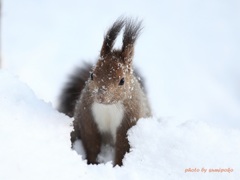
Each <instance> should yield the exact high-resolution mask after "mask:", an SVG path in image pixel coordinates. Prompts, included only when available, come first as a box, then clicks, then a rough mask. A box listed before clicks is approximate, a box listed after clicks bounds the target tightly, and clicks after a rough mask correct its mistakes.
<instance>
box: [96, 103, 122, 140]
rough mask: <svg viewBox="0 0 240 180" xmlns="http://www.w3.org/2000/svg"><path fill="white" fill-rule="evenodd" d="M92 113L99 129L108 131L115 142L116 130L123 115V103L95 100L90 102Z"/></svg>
mask: <svg viewBox="0 0 240 180" xmlns="http://www.w3.org/2000/svg"><path fill="white" fill-rule="evenodd" d="M92 113H93V117H94V120H95V122H96V124H97V126H98V128H99V131H100V132H107V133H110V134H111V135H112V137H113V140H114V142H115V139H116V131H117V128H118V126H119V125H120V124H121V122H122V119H123V115H124V107H123V105H122V104H121V103H116V104H111V105H104V104H99V103H96V102H95V103H93V104H92Z"/></svg>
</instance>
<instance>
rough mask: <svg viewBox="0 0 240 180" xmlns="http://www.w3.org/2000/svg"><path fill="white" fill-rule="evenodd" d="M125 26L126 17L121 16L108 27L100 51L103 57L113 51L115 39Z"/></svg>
mask: <svg viewBox="0 0 240 180" xmlns="http://www.w3.org/2000/svg"><path fill="white" fill-rule="evenodd" d="M123 26H124V19H123V17H120V18H118V19H117V20H116V21H115V22H114V23H113V25H112V26H111V27H110V28H109V29H108V31H107V33H106V35H105V37H104V40H103V45H102V49H101V53H100V55H101V57H104V56H105V55H107V54H108V53H110V52H111V50H112V48H113V46H114V43H115V40H116V38H117V35H118V34H119V32H120V31H121V29H122V28H123Z"/></svg>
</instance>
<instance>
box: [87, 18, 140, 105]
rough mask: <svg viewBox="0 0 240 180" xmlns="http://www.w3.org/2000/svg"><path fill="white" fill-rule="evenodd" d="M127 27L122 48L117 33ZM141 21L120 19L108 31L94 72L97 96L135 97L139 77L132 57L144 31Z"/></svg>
mask: <svg viewBox="0 0 240 180" xmlns="http://www.w3.org/2000/svg"><path fill="white" fill-rule="evenodd" d="M123 27H125V29H124V33H123V43H122V48H121V49H118V50H116V49H113V46H114V43H115V40H116V38H117V35H118V34H119V32H120V31H121V29H122V28H123ZM141 29H142V28H141V22H137V21H136V20H132V19H123V18H120V19H118V20H117V21H116V22H115V23H114V24H113V25H112V26H111V27H110V28H109V30H108V31H107V33H106V35H105V37H104V41H103V45H102V49H101V52H100V58H99V60H98V62H97V64H96V66H95V67H94V68H93V71H92V72H91V74H90V79H89V87H90V88H91V90H93V96H94V100H95V101H96V102H98V103H103V104H114V103H117V102H120V101H122V100H124V99H126V98H129V99H131V94H132V91H134V83H138V82H135V81H136V80H135V78H134V75H133V68H132V61H133V55H134V44H135V41H136V39H137V38H138V36H139V33H140V31H141Z"/></svg>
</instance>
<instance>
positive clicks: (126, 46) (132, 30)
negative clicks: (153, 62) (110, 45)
mask: <svg viewBox="0 0 240 180" xmlns="http://www.w3.org/2000/svg"><path fill="white" fill-rule="evenodd" d="M141 30H142V21H138V20H137V19H135V20H133V19H127V20H126V24H125V31H124V33H123V45H122V56H123V59H124V61H128V62H129V61H130V62H131V61H132V58H133V55H134V44H135V42H136V40H137V38H138V36H139V35H140V32H141Z"/></svg>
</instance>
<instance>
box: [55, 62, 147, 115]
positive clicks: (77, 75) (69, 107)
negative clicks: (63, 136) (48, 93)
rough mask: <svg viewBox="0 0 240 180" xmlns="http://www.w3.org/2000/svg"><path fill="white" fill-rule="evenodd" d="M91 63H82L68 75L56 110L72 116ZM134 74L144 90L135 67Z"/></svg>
mask: <svg viewBox="0 0 240 180" xmlns="http://www.w3.org/2000/svg"><path fill="white" fill-rule="evenodd" d="M91 69H92V64H90V63H86V62H85V63H84V64H83V65H82V66H81V67H78V68H77V69H76V70H75V71H74V72H73V74H72V75H71V76H70V77H69V79H68V81H67V83H66V84H65V85H64V87H63V89H62V91H61V94H60V96H59V99H58V102H59V103H58V111H59V112H62V113H64V114H66V115H67V116H69V117H73V116H74V109H75V105H76V102H77V100H78V98H79V97H80V94H81V92H82V90H83V88H84V87H85V82H86V81H87V80H88V78H89V75H90V72H91ZM134 72H135V76H136V77H137V78H138V81H139V83H140V85H141V87H142V89H143V90H144V91H145V93H146V90H145V88H144V79H143V77H142V75H141V73H140V72H139V71H138V70H137V69H136V68H135V69H134Z"/></svg>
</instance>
